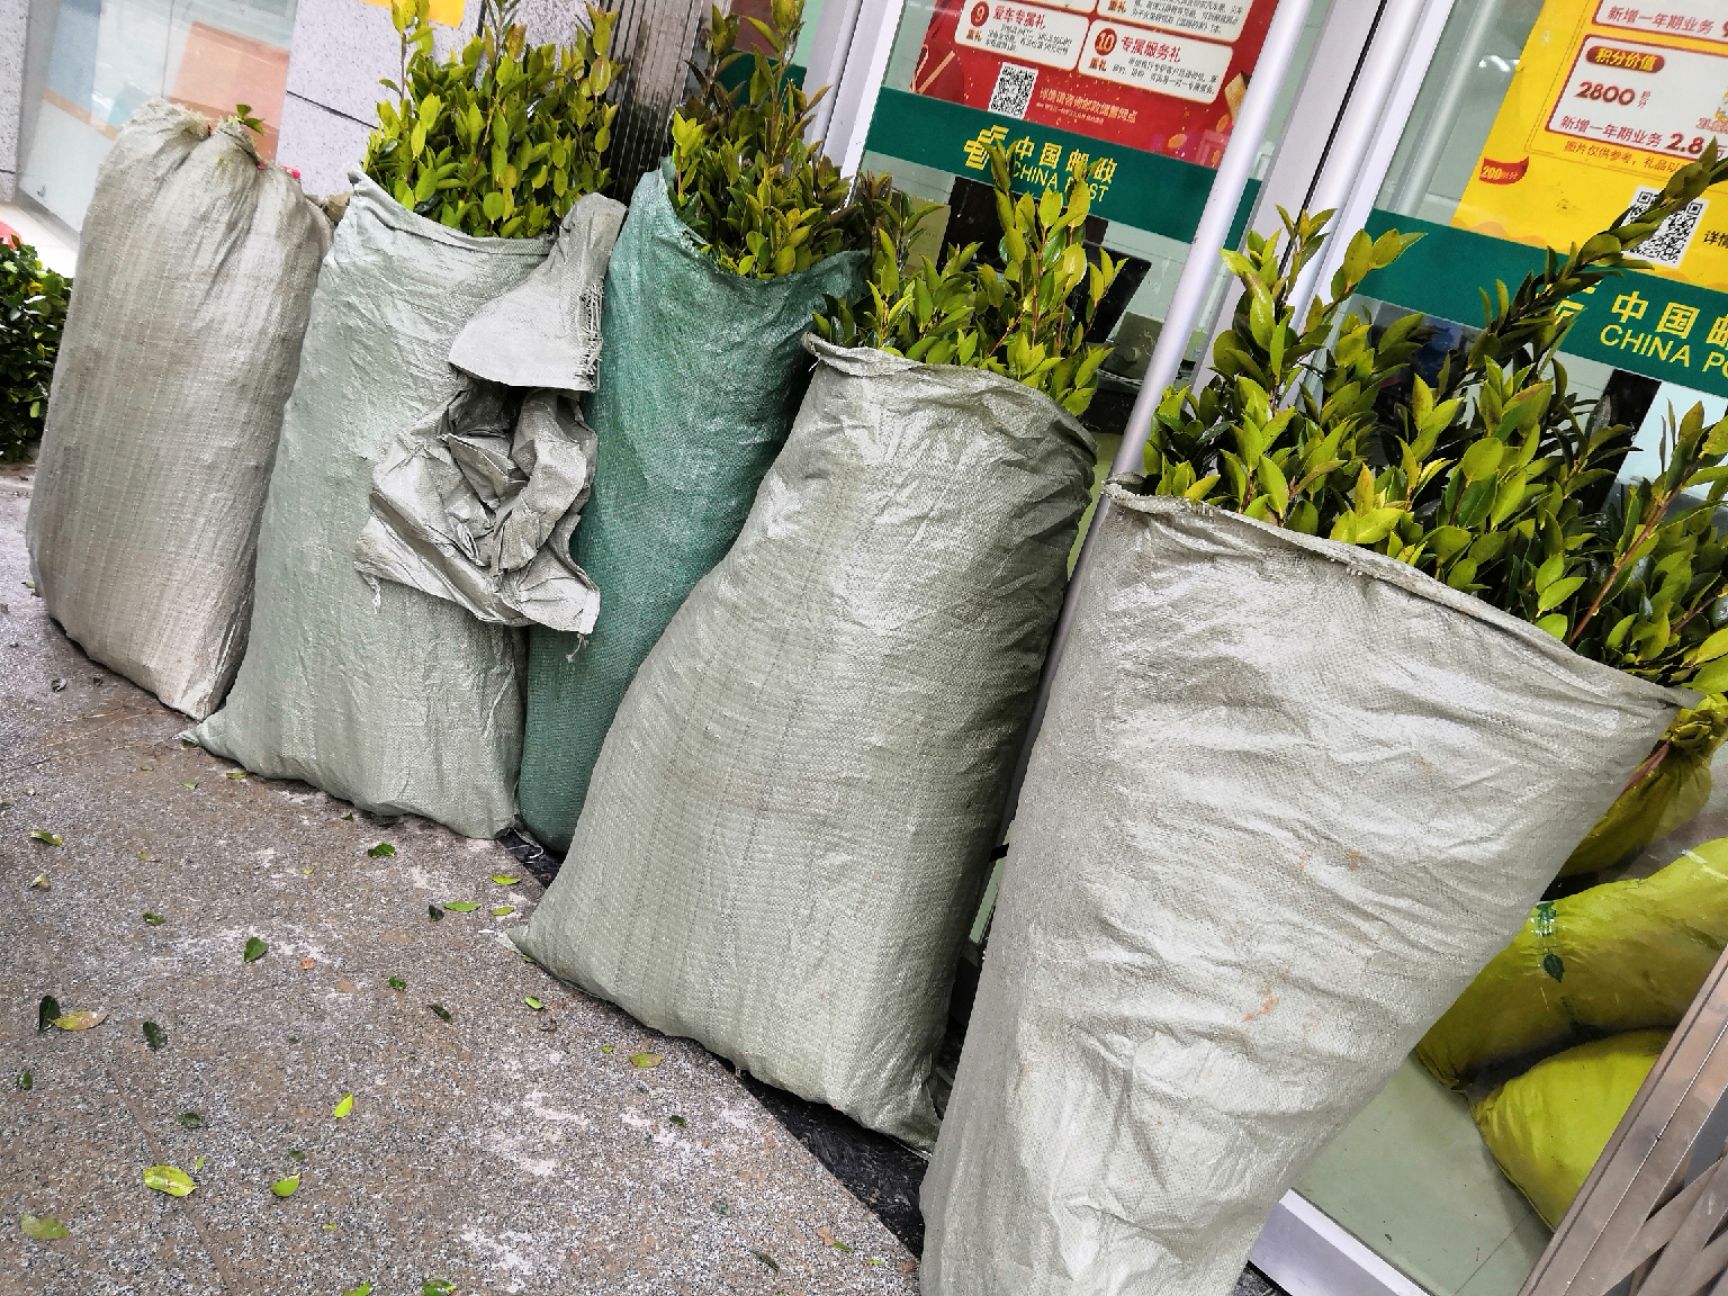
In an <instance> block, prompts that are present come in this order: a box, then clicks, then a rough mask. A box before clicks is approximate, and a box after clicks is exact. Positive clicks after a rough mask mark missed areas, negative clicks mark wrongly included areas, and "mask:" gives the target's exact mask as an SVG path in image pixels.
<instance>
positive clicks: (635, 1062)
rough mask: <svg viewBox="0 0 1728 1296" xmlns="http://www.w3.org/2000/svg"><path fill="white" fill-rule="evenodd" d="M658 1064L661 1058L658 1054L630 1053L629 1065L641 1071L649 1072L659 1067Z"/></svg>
mask: <svg viewBox="0 0 1728 1296" xmlns="http://www.w3.org/2000/svg"><path fill="white" fill-rule="evenodd" d="M660 1062H661V1058H660V1055H659V1054H658V1053H632V1054H631V1055H630V1065H631V1066H633V1067H636V1068H637V1069H639V1070H642V1071H650V1070H652V1069H653V1068H655V1067H657V1066H659V1065H660Z"/></svg>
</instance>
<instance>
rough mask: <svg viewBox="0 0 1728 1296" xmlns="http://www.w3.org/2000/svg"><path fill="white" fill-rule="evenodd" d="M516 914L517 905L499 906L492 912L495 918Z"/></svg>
mask: <svg viewBox="0 0 1728 1296" xmlns="http://www.w3.org/2000/svg"><path fill="white" fill-rule="evenodd" d="M515 912H516V906H515V905H497V906H495V907H494V908H493V910H492V916H493V917H494V918H503V917H505V916H506V915H508V914H513V913H515Z"/></svg>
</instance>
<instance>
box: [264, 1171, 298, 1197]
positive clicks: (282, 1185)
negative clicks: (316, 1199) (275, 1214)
mask: <svg viewBox="0 0 1728 1296" xmlns="http://www.w3.org/2000/svg"><path fill="white" fill-rule="evenodd" d="M270 1191H271V1192H273V1193H275V1194H276V1195H277V1196H278V1197H292V1196H293V1195H294V1194H295V1193H297V1192H299V1191H300V1176H299V1175H297V1174H291V1175H289V1176H288V1177H287V1178H285V1179H278V1180H277V1181H276V1182H275V1183H273V1184H271V1185H270Z"/></svg>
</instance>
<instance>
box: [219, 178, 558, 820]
mask: <svg viewBox="0 0 1728 1296" xmlns="http://www.w3.org/2000/svg"><path fill="white" fill-rule="evenodd" d="M354 186H355V187H354V197H353V200H352V201H351V203H350V204H349V207H348V213H347V215H346V216H345V217H344V218H343V220H342V224H341V225H340V226H339V227H338V229H337V234H336V241H335V245H334V246H333V247H332V249H331V252H330V256H329V258H328V260H327V261H326V263H325V266H324V271H323V274H322V275H321V277H320V278H319V282H318V291H317V294H316V295H315V297H314V298H313V303H312V322H311V325H310V326H309V328H308V329H307V333H306V347H305V352H304V354H303V356H302V359H301V367H300V378H299V381H298V382H297V383H296V384H295V387H294V395H293V398H292V399H291V400H290V401H289V405H288V414H287V419H286V422H285V425H284V427H283V432H282V448H281V452H280V454H279V455H278V456H277V461H276V470H275V473H274V474H273V476H272V478H271V482H270V496H269V502H268V504H267V505H266V507H265V511H264V522H263V528H262V531H261V534H260V537H259V545H258V606H257V609H256V611H255V613H254V615H253V620H252V647H251V651H250V652H249V653H248V654H247V657H246V661H245V664H244V665H243V666H242V668H241V671H240V675H239V677H238V679H237V680H236V681H235V684H234V690H233V693H232V694H231V695H230V696H229V699H228V704H227V706H225V707H224V708H223V709H222V710H221V711H219V712H217V713H216V714H215V715H214V716H211V717H210V719H209V720H207V721H206V722H205V723H204V724H203V725H201V726H199V728H198V729H197V730H196V731H195V733H194V735H193V736H194V737H195V738H196V739H197V740H198V741H199V742H200V743H202V744H203V745H204V746H205V747H207V748H209V749H210V750H211V751H213V752H216V753H218V754H219V755H223V756H227V757H229V758H231V759H233V760H236V761H239V762H240V763H241V764H242V765H244V766H245V767H246V768H247V769H249V770H252V771H253V772H255V773H258V774H262V775H265V776H267V777H270V778H296V779H304V780H305V781H306V782H308V783H311V784H314V785H315V786H317V787H320V788H323V789H324V790H325V791H326V792H329V793H331V794H332V795H334V796H338V797H341V798H343V799H344V800H347V801H351V802H353V803H354V804H355V805H358V806H361V807H363V808H365V809H368V810H373V811H376V812H379V813H385V814H396V813H403V812H411V813H414V814H421V815H425V816H426V817H427V818H430V819H435V820H437V821H439V822H440V823H443V824H446V825H448V826H449V827H451V828H453V829H455V830H456V831H457V832H459V833H463V834H465V835H467V836H470V837H491V836H494V835H495V834H497V833H499V832H501V831H502V830H504V829H505V828H508V827H509V826H510V824H511V823H512V821H513V820H514V818H515V797H514V791H515V778H516V767H517V762H518V760H519V758H520V755H521V742H522V720H521V714H522V678H521V667H520V652H521V635H522V632H521V631H519V630H513V629H510V628H507V627H505V626H503V625H499V624H495V623H484V622H481V621H479V620H477V619H476V618H475V617H474V616H473V615H471V614H470V613H469V612H468V611H467V610H466V609H465V608H464V607H462V606H461V605H459V604H457V603H454V602H449V601H446V600H444V599H440V598H433V597H431V596H430V595H428V594H425V593H423V592H421V591H420V590H418V589H410V588H407V587H405V586H403V585H400V584H397V583H394V582H390V581H380V582H374V583H372V584H371V585H369V584H368V582H367V580H366V579H365V578H363V577H362V576H361V575H360V574H359V573H358V572H357V571H355V569H354V551H355V544H356V541H357V539H358V537H359V536H360V534H361V532H362V529H363V528H364V527H365V525H366V523H367V520H368V517H369V510H368V504H367V501H368V496H369V494H370V492H371V489H372V473H373V465H374V462H375V461H376V460H377V459H379V458H380V457H381V456H383V455H384V454H386V453H387V452H388V450H389V449H390V448H391V446H392V445H393V444H394V441H395V438H396V437H397V435H398V434H399V433H400V432H402V431H403V429H405V428H409V427H411V426H413V425H414V424H415V423H416V422H417V421H418V420H420V419H421V418H422V417H424V416H425V415H427V414H428V413H431V412H435V411H437V410H438V409H440V408H442V407H444V406H446V405H447V404H448V403H449V402H450V400H451V399H452V397H453V396H455V395H456V394H457V392H458V391H459V390H461V389H462V388H463V387H464V386H465V385H466V384H467V383H468V379H467V377H466V376H465V375H463V374H462V373H461V372H459V371H458V370H456V369H454V368H453V367H452V366H451V365H450V363H449V355H450V350H451V345H452V343H453V341H454V340H455V338H456V337H457V335H458V334H459V333H460V332H461V331H462V329H463V327H464V325H466V324H467V323H468V322H469V320H470V319H471V317H473V316H474V315H475V314H476V312H477V311H479V310H480V308H481V307H482V306H484V305H486V304H487V303H489V302H491V301H493V300H494V299H496V298H498V297H500V296H501V295H502V294H503V293H505V292H506V291H508V290H510V289H511V288H514V287H515V286H517V285H518V284H520V283H522V282H523V281H524V280H525V279H526V278H527V277H528V275H529V274H530V273H531V272H532V271H533V270H534V268H535V267H536V266H537V265H539V264H540V263H541V262H542V261H543V260H544V259H545V258H546V255H547V250H548V248H549V246H550V242H549V240H546V239H496V238H474V237H472V236H470V235H466V234H463V233H460V232H459V231H456V230H453V229H449V228H447V227H445V226H443V225H439V224H436V223H435V222H432V221H429V220H426V219H425V218H423V217H420V216H416V215H415V214H414V213H412V212H410V211H408V210H406V209H405V208H403V207H401V206H400V205H398V204H397V203H396V202H394V201H393V200H392V199H391V198H390V197H389V195H387V194H386V193H384V191H383V190H381V189H380V188H378V186H377V185H375V184H373V183H372V182H371V181H370V180H368V179H366V178H365V177H364V176H359V175H356V176H355V177H354Z"/></svg>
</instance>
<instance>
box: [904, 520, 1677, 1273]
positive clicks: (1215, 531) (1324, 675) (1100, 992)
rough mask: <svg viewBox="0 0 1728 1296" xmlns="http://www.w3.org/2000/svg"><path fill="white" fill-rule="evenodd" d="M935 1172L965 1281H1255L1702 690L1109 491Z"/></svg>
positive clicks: (936, 1200)
mask: <svg viewBox="0 0 1728 1296" xmlns="http://www.w3.org/2000/svg"><path fill="white" fill-rule="evenodd" d="M1107 495H1108V499H1109V502H1110V507H1109V508H1108V509H1106V510H1104V512H1103V518H1102V521H1101V522H1099V523H1097V524H1095V525H1096V526H1097V528H1098V530H1097V538H1096V542H1095V552H1094V556H1093V558H1092V559H1091V560H1090V561H1089V562H1088V563H1087V564H1086V566H1085V569H1084V574H1083V576H1081V577H1080V581H1081V584H1080V586H1079V588H1078V590H1077V591H1076V595H1075V598H1076V603H1075V613H1074V622H1073V629H1072V632H1071V634H1070V637H1069V639H1068V641H1067V645H1066V647H1065V650H1064V652H1063V656H1062V659H1061V664H1060V668H1059V670H1058V673H1057V676H1056V679H1055V682H1054V687H1053V689H1052V693H1051V697H1050V703H1049V708H1048V711H1047V713H1046V715H1045V718H1044V723H1043V727H1042V729H1041V731H1040V733H1039V737H1038V740H1037V742H1036V744H1035V745H1034V748H1033V752H1032V758H1031V763H1030V766H1029V768H1028V770H1027V775H1026V782H1025V786H1024V789H1023V792H1022V795H1021V799H1020V804H1019V810H1018V814H1017V816H1016V818H1015V821H1014V835H1013V841H1012V848H1011V850H1010V852H1009V856H1008V860H1007V864H1006V866H1005V873H1004V877H1003V881H1002V888H1001V892H1000V897H999V900H998V905H997V909H996V916H995V922H994V926H993V928H992V931H991V938H990V948H989V950H988V953H987V955H986V957H985V962H984V974H983V979H982V984H981V986H980V989H979V994H978V999H977V1001H976V1004H975V1006H974V1009H973V1015H972V1021H971V1025H970V1028H969V1031H968V1035H967V1041H966V1048H965V1051H964V1054H963V1057H962V1060H961V1065H960V1070H959V1075H958V1077H957V1080H956V1083H955V1089H954V1093H953V1097H952V1100H951V1102H950V1104H949V1107H948V1110H947V1113H946V1118H945V1121H944V1124H943V1128H942V1138H941V1141H940V1143H939V1144H938V1146H937V1149H936V1155H935V1159H934V1161H933V1163H932V1165H931V1168H930V1172H929V1175H928V1177H927V1178H926V1180H925V1183H924V1188H923V1205H924V1215H925V1219H926V1220H927V1222H928V1226H929V1234H928V1241H927V1244H926V1248H925V1252H924V1261H923V1282H924V1289H925V1291H927V1292H931V1293H941V1294H942V1296H985V1293H1000V1292H1008V1291H1025V1292H1033V1291H1036V1292H1052V1293H1054V1292H1072V1293H1080V1292H1088V1293H1090V1292H1096V1293H1104V1292H1115V1291H1126V1290H1131V1289H1137V1288H1139V1287H1141V1286H1143V1287H1144V1288H1145V1289H1146V1290H1148V1291H1160V1292H1170V1293H1178V1292H1179V1293H1183V1296H1190V1294H1192V1296H1212V1294H1213V1293H1225V1292H1228V1291H1230V1290H1231V1288H1232V1284H1233V1283H1234V1281H1235V1278H1236V1276H1237V1275H1238V1274H1240V1273H1241V1271H1242V1266H1243V1264H1244V1263H1245V1262H1246V1260H1247V1257H1248V1251H1249V1248H1250V1247H1251V1246H1252V1245H1253V1242H1254V1239H1255V1237H1256V1236H1257V1234H1258V1233H1259V1230H1260V1227H1261V1225H1262V1224H1263V1222H1264V1220H1265V1217H1266V1214H1267V1212H1268V1211H1269V1210H1270V1209H1271V1207H1272V1206H1273V1204H1274V1203H1275V1202H1276V1201H1277V1199H1278V1198H1279V1196H1280V1195H1281V1194H1282V1193H1283V1192H1284V1190H1285V1189H1286V1188H1287V1187H1288V1186H1289V1184H1290V1183H1291V1182H1292V1180H1293V1179H1294V1177H1295V1175H1296V1173H1297V1171H1298V1170H1299V1168H1300V1167H1302V1166H1303V1165H1304V1164H1305V1163H1306V1161H1307V1160H1308V1159H1309V1158H1310V1157H1311V1156H1312V1155H1314V1154H1315V1153H1316V1152H1317V1151H1318V1150H1319V1149H1320V1148H1321V1147H1323V1146H1324V1145H1325V1143H1326V1142H1327V1140H1328V1139H1329V1138H1330V1137H1331V1135H1332V1134H1333V1133H1334V1132H1336V1131H1337V1130H1338V1129H1339V1128H1341V1127H1342V1126H1343V1125H1344V1124H1345V1123H1346V1122H1347V1121H1348V1120H1349V1119H1350V1118H1351V1117H1352V1116H1353V1115H1354V1114H1355V1113H1356V1112H1357V1111H1358V1110H1359V1109H1360V1108H1361V1106H1362V1105H1363V1104H1365V1103H1366V1102H1367V1101H1368V1100H1369V1099H1370V1098H1371V1097H1372V1096H1373V1095H1374V1094H1375V1093H1376V1092H1377V1091H1378V1090H1379V1088H1380V1087H1381V1085H1382V1084H1383V1083H1384V1082H1385V1081H1386V1079H1387V1078H1388V1077H1389V1076H1390V1074H1391V1072H1392V1070H1393V1069H1394V1068H1395V1067H1396V1066H1397V1064H1398V1063H1399V1061H1400V1060H1401V1059H1402V1058H1403V1056H1404V1055H1405V1054H1406V1053H1407V1052H1408V1051H1409V1049H1410V1048H1411V1046H1412V1045H1414V1044H1415V1043H1416V1041H1417V1040H1418V1039H1419V1038H1420V1037H1421V1035H1422V1032H1423V1030H1424V1029H1425V1028H1426V1027H1427V1025H1428V1024H1429V1023H1430V1022H1432V1021H1433V1020H1434V1019H1435V1018H1437V1017H1438V1016H1439V1015H1440V1014H1441V1013H1442V1012H1443V1011H1444V1010H1445V1009H1446V1008H1447V1006H1448V1005H1450V1004H1451V1003H1452V1001H1453V1000H1454V999H1456V998H1457V996H1458V994H1459V993H1460V992H1461V991H1462V990H1463V989H1464V988H1465V987H1466V986H1467V985H1468V984H1469V983H1470V980H1471V978H1472V977H1473V976H1474V975H1475V973H1476V971H1477V969H1478V968H1480V967H1481V966H1482V965H1483V964H1484V963H1486V962H1487V961H1488V960H1489V959H1490V958H1491V957H1492V956H1493V955H1494V954H1495V953H1496V952H1497V951H1498V950H1499V949H1500V948H1501V947H1502V946H1503V945H1504V944H1505V942H1506V939H1507V938H1508V937H1509V936H1510V935H1511V933H1513V932H1514V931H1516V930H1517V928H1518V926H1519V924H1520V922H1521V921H1522V920H1523V918H1524V916H1525V914H1526V913H1527V912H1528V910H1529V907H1530V905H1531V904H1532V903H1533V902H1534V901H1535V900H1536V898H1537V897H1538V896H1539V895H1540V894H1541V892H1542V889H1543V888H1544V887H1545V886H1546V885H1547V883H1548V882H1549V880H1550V879H1551V878H1553V876H1554V875H1555V873H1556V872H1557V871H1558V870H1559V868H1560V866H1561V864H1562V863H1563V862H1564V860H1565V859H1566V856H1567V854H1568V852H1569V851H1570V850H1571V849H1572V847H1573V846H1574V845H1575V844H1576V842H1577V840H1578V835H1579V832H1580V828H1579V825H1581V824H1588V823H1592V822H1594V821H1595V820H1596V819H1597V818H1598V817H1599V816H1600V815H1601V813H1602V812H1603V811H1604V810H1606V809H1607V808H1608V806H1609V804H1610V803H1611V802H1612V801H1613V800H1614V797H1615V795H1616V794H1617V793H1618V792H1619V790H1620V787H1621V785H1622V784H1623V783H1624V782H1625V779H1626V774H1627V771H1628V770H1630V769H1633V768H1635V767H1636V766H1637V764H1638V762H1639V761H1640V760H1641V759H1642V758H1643V757H1644V755H1645V753H1647V752H1648V751H1649V750H1650V747H1651V745H1652V743H1653V742H1654V741H1655V740H1656V739H1657V738H1658V737H1659V736H1660V735H1661V733H1662V731H1663V730H1664V728H1665V727H1666V726H1667V724H1668V722H1669V720H1670V719H1671V718H1672V716H1673V714H1674V712H1675V710H1676V709H1677V707H1678V706H1679V705H1681V704H1682V703H1683V702H1684V700H1685V695H1683V694H1681V693H1680V692H1678V691H1676V690H1671V689H1666V688H1662V687H1659V686H1657V685H1655V684H1651V683H1648V682H1646V681H1642V680H1638V679H1634V678H1632V677H1631V676H1628V675H1625V674H1623V673H1621V672H1619V671H1616V670H1614V669H1612V668H1610V667H1608V666H1605V665H1602V664H1600V663H1597V662H1593V661H1590V660H1587V659H1586V658H1584V657H1582V656H1579V655H1578V654H1576V653H1573V652H1571V651H1570V650H1569V649H1567V648H1566V647H1565V646H1563V645H1562V644H1560V643H1559V642H1558V641H1557V640H1555V639H1554V638H1552V637H1551V636H1550V635H1548V634H1546V633H1544V632H1542V631H1540V630H1537V629H1535V628H1534V627H1533V626H1531V625H1530V624H1528V623H1527V622H1524V621H1522V620H1519V619H1518V618H1515V617H1512V616H1509V615H1507V614H1505V613H1503V612H1500V611H1498V610H1497V609H1494V608H1492V607H1489V606H1488V605H1487V604H1485V603H1483V602H1482V601H1481V600H1478V599H1475V598H1472V597H1470V596H1468V595H1465V594H1461V593H1458V592H1457V591H1454V590H1452V589H1449V588H1448V587H1446V586H1445V585H1442V584H1441V583H1439V582H1438V581H1435V580H1433V579H1431V578H1429V577H1427V576H1424V575H1422V574H1421V573H1418V572H1415V571H1413V570H1412V569H1411V568H1410V567H1409V566H1407V565H1405V564H1403V563H1399V562H1397V561H1395V560H1393V559H1390V558H1386V557H1384V556H1382V555H1378V554H1373V553H1370V552H1367V551H1365V550H1362V549H1359V548H1355V547H1353V546H1347V545H1343V544H1339V543H1336V542H1333V541H1329V540H1319V539H1315V538H1312V537H1308V536H1303V535H1298V534H1294V533H1292V532H1289V531H1286V530H1281V529H1278V528H1275V527H1271V526H1267V525H1264V524H1262V523H1258V522H1255V521H1253V520H1251V519H1248V518H1244V517H1240V516H1238V515H1234V514H1229V513H1224V512H1221V511H1219V510H1216V509H1212V508H1209V507H1206V506H1202V505H1196V504H1191V503H1188V502H1186V501H1183V500H1172V499H1168V498H1143V497H1140V496H1136V495H1133V494H1131V493H1129V492H1126V491H1124V490H1123V489H1121V488H1120V487H1116V486H1112V487H1109V488H1107Z"/></svg>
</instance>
